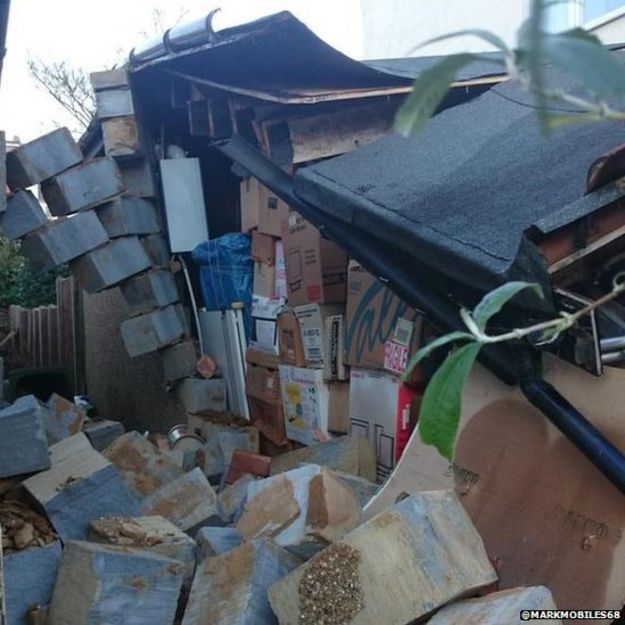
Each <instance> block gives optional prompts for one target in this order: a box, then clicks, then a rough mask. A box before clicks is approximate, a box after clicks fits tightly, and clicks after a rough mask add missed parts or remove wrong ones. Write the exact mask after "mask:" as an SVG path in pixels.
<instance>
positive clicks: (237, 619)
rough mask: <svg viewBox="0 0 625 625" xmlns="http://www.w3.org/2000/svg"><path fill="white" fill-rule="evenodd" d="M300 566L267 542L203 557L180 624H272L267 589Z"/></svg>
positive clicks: (245, 545)
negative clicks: (219, 554)
mask: <svg viewBox="0 0 625 625" xmlns="http://www.w3.org/2000/svg"><path fill="white" fill-rule="evenodd" d="M300 564H301V560H300V559H299V558H297V557H296V556H294V555H293V554H290V553H289V552H288V551H286V550H284V549H282V548H281V547H279V546H278V545H276V544H275V543H274V542H273V541H271V540H267V539H259V540H253V541H251V542H248V543H245V544H243V545H241V546H240V547H237V548H236V549H233V550H232V551H228V552H227V553H225V554H224V555H221V556H217V557H213V558H206V559H205V560H204V561H203V562H202V563H201V564H200V565H199V566H198V570H197V573H196V576H195V580H194V582H193V586H192V588H191V593H190V595H189V602H188V604H187V608H186V610H185V614H184V619H183V621H182V625H275V623H276V618H275V616H274V615H273V613H272V611H271V608H270V607H269V602H268V600H267V589H268V588H269V587H270V586H271V585H272V584H274V583H275V582H276V581H278V580H279V579H280V578H282V577H283V576H284V575H286V574H288V573H289V572H290V571H293V570H294V569H295V568H296V567H297V566H298V565H300ZM52 625H54V623H53V624H52Z"/></svg>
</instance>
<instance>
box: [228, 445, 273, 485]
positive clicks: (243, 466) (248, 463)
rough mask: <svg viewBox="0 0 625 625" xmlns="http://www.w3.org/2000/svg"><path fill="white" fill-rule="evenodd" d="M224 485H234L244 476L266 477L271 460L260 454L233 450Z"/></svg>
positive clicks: (269, 469)
mask: <svg viewBox="0 0 625 625" xmlns="http://www.w3.org/2000/svg"><path fill="white" fill-rule="evenodd" d="M226 465H229V467H228V474H227V476H226V484H234V483H235V482H236V481H237V480H238V479H239V478H240V477H242V476H243V475H245V474H249V475H253V476H255V477H268V476H269V473H270V471H271V458H270V457H269V456H263V455H261V454H254V453H251V452H249V451H246V450H245V449H235V450H233V453H232V460H231V461H230V462H229V463H228V462H227V461H226Z"/></svg>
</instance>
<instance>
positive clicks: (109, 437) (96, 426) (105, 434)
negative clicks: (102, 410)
mask: <svg viewBox="0 0 625 625" xmlns="http://www.w3.org/2000/svg"><path fill="white" fill-rule="evenodd" d="M84 433H85V434H86V436H87V438H88V439H89V442H90V443H91V446H92V447H93V448H94V449H95V450H96V451H103V450H104V449H106V448H107V447H108V446H109V445H111V444H112V443H113V442H114V441H115V440H117V439H118V438H119V437H120V436H123V434H124V426H123V424H121V423H120V422H119V421H111V420H109V419H102V420H101V421H88V422H87V423H85V426H84Z"/></svg>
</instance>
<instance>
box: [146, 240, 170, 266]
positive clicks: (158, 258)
mask: <svg viewBox="0 0 625 625" xmlns="http://www.w3.org/2000/svg"><path fill="white" fill-rule="evenodd" d="M141 243H142V244H143V247H144V248H145V251H146V253H147V255H148V257H149V258H150V261H151V262H152V265H153V266H154V267H160V268H162V269H167V268H169V259H170V258H171V254H170V252H169V246H168V245H167V241H166V240H165V237H163V236H162V235H160V234H151V235H148V236H147V237H141Z"/></svg>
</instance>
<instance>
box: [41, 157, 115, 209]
mask: <svg viewBox="0 0 625 625" xmlns="http://www.w3.org/2000/svg"><path fill="white" fill-rule="evenodd" d="M124 191H125V187H124V183H123V182H122V178H121V174H120V172H119V169H118V168H117V164H116V163H115V159H113V158H109V157H103V158H94V159H93V160H91V161H88V162H86V163H84V164H83V165H79V166H78V167H74V168H72V169H69V170H68V171H66V172H64V173H62V174H59V175H58V176H56V177H54V178H52V179H51V180H47V181H46V182H44V183H43V184H42V185H41V193H42V194H43V197H44V199H45V201H46V204H47V205H48V208H49V210H50V213H51V214H52V215H54V216H55V217H61V216H62V215H68V214H69V213H75V212H77V211H80V210H84V209H85V208H91V207H92V206H97V205H98V204H103V203H104V202H107V201H108V200H110V199H111V198H114V197H117V196H118V195H121V194H122V193H123V192H124Z"/></svg>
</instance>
